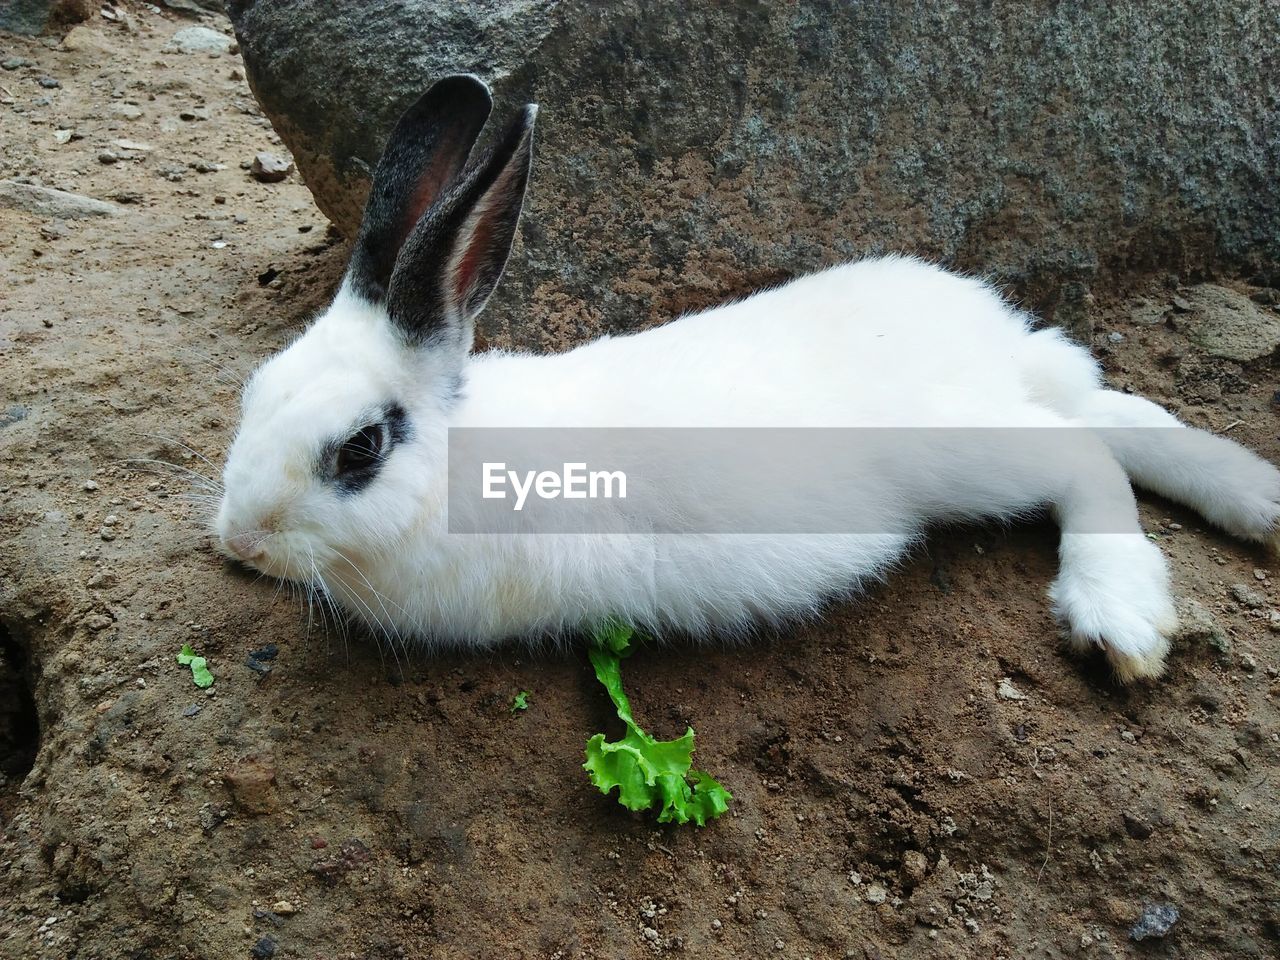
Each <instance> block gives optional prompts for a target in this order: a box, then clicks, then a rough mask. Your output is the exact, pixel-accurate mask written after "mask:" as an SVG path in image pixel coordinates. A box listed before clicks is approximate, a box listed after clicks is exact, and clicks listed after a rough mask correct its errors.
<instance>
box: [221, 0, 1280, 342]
mask: <svg viewBox="0 0 1280 960" xmlns="http://www.w3.org/2000/svg"><path fill="white" fill-rule="evenodd" d="M228 10H229V12H230V14H231V16H232V19H233V22H234V24H235V27H236V32H237V36H238V38H239V41H240V45H241V52H242V54H243V56H244V59H245V64H246V68H247V73H248V76H249V80H250V82H251V84H252V85H253V88H254V91H255V93H256V94H257V96H258V99H259V101H260V102H261V104H262V106H263V109H264V111H265V112H266V114H267V115H268V116H269V117H270V119H271V120H272V122H273V123H274V125H275V127H276V129H277V130H278V131H279V133H280V135H281V136H282V137H283V139H284V141H285V143H286V144H287V145H288V147H289V148H290V150H291V152H292V153H293V155H294V157H295V159H296V160H297V162H298V168H299V171H300V172H301V174H302V176H303V178H304V180H305V181H306V182H307V184H308V186H309V187H310V188H311V190H312V192H313V193H314V194H315V197H316V200H317V202H318V203H319V205H320V207H321V209H322V210H323V211H324V212H325V213H326V214H327V215H328V216H329V217H330V218H331V219H332V220H334V221H335V222H336V223H337V224H338V225H339V226H340V227H341V228H342V229H343V230H344V231H346V232H348V233H350V232H352V231H353V230H354V229H355V227H356V224H357V221H358V219H359V216H360V210H361V206H362V202H363V198H364V195H365V192H366V190H367V186H368V178H369V170H370V169H371V168H372V166H373V165H374V164H375V163H376V161H377V158H378V155H379V152H380V148H381V145H382V143H383V140H384V138H385V136H386V133H387V131H388V130H389V129H390V127H391V125H392V123H393V122H394V120H395V118H396V116H397V115H398V113H399V112H400V111H401V110H402V109H403V108H404V107H405V106H406V105H407V104H408V103H409V102H410V101H411V100H412V99H413V98H414V97H415V96H416V95H417V94H418V93H420V92H421V91H422V90H423V89H425V87H426V86H427V85H428V84H429V83H430V82H431V81H432V80H433V79H435V78H437V77H439V76H440V75H442V74H445V73H450V72H456V71H472V72H474V73H476V74H478V75H480V76H481V77H483V78H484V79H485V80H487V81H488V82H490V83H491V84H492V85H493V87H494V93H495V98H496V100H497V103H498V105H499V107H498V110H499V113H500V114H504V115H505V114H509V113H510V112H511V111H512V110H513V109H514V108H515V107H516V106H517V105H519V104H520V103H523V102H525V101H526V100H536V101H538V102H539V103H540V104H541V105H542V108H543V111H542V113H541V115H540V117H539V132H538V146H537V152H538V158H537V167H536V171H535V174H534V179H533V184H532V189H531V196H530V202H529V206H528V210H527V213H526V219H525V221H524V226H523V229H522V238H523V245H522V247H518V248H517V251H516V255H515V257H514V258H513V260H512V264H511V267H510V270H509V273H508V277H507V279H506V282H505V284H504V286H503V288H502V290H501V291H500V293H499V294H498V296H497V297H496V298H495V300H494V302H493V305H492V307H491V309H490V310H489V312H488V313H487V315H486V316H485V318H484V319H483V321H482V325H481V326H482V329H481V334H482V336H485V337H498V338H500V339H505V340H507V341H509V342H511V341H514V342H516V343H523V344H525V345H535V344H546V345H551V344H554V343H558V342H565V341H572V340H576V339H580V338H581V337H582V336H583V335H585V334H590V333H594V332H599V331H601V330H606V329H623V328H630V327H635V326H638V325H641V324H644V323H647V322H653V321H657V320H663V319H667V318H669V317H671V316H672V315H673V314H676V313H678V312H680V311H682V310H687V309H691V308H697V307H701V306H704V305H707V304H711V303H716V302H719V301H722V300H723V299H725V298H726V297H728V296H731V295H734V294H737V293H741V292H744V291H747V290H751V289H755V288H758V287H759V286H761V285H763V284H766V283H769V282H772V281H775V280H778V279H781V278H784V277H786V276H787V275H790V274H793V273H796V272H800V271H806V270H811V269H813V268H816V267H820V266H823V265H825V264H829V263H832V262H835V261H838V260H841V259H844V258H848V257H853V256H857V255H860V254H865V253H870V252H876V251H888V250H901V251H906V252H914V253H920V254H924V255H927V256H935V257H941V258H944V259H946V260H949V261H952V262H954V263H956V264H957V265H958V266H960V267H962V268H967V269H973V270H978V271H981V272H983V273H988V274H993V275H995V276H997V277H999V278H1000V279H1001V280H1002V281H1004V282H1006V283H1008V284H1010V285H1011V286H1012V288H1013V290H1014V291H1015V292H1016V293H1017V294H1019V295H1021V296H1022V297H1024V298H1025V300H1026V302H1028V303H1029V304H1030V305H1031V306H1033V307H1036V308H1037V309H1039V310H1041V311H1042V312H1044V313H1047V314H1052V313H1053V311H1054V309H1055V305H1056V303H1057V302H1058V298H1059V291H1060V289H1061V288H1062V287H1063V286H1064V285H1066V284H1068V283H1084V284H1086V285H1089V286H1105V285H1106V284H1107V282H1108V281H1109V277H1110V274H1109V271H1110V270H1112V269H1114V267H1115V266H1117V265H1120V266H1123V267H1124V268H1125V269H1126V270H1127V269H1129V268H1131V267H1133V266H1146V267H1156V266H1160V265H1164V266H1172V267H1177V268H1189V267H1196V266H1210V267H1219V266H1223V265H1230V264H1239V265H1249V264H1258V263H1274V262H1275V261H1277V260H1278V259H1280V231H1276V230H1275V223H1276V222H1277V221H1278V220H1280V178H1277V177H1275V176H1274V156H1273V153H1272V152H1271V148H1270V146H1269V144H1270V143H1272V142H1274V141H1275V139H1276V138H1277V136H1280V118H1278V117H1277V114H1276V111H1275V109H1274V103H1275V102H1276V100H1277V98H1278V97H1280V89H1278V88H1280V75H1277V73H1276V72H1275V71H1274V70H1273V69H1272V66H1271V64H1270V56H1271V55H1270V51H1271V50H1272V49H1273V44H1272V38H1273V37H1274V36H1275V35H1276V34H1277V32H1280V6H1277V5H1274V4H1273V5H1261V6H1260V5H1259V4H1257V3H1256V0H1223V2H1220V3H1216V4H1213V5H1210V6H1209V7H1205V6H1204V5H1203V4H1199V3H1196V2H1194V0H1172V2H1170V0H1140V2H1136V3H1132V4H1126V5H1122V6H1118V7H1115V8H1114V9H1109V10H1108V14H1107V16H1106V17H1098V16H1096V15H1094V13H1092V12H1090V11H1089V10H1088V9H1086V8H1085V7H1082V6H1080V5H1078V4H1056V5H1051V6H1050V7H1046V6H1045V5H1044V4H1040V3H1034V2H1032V0H1021V2H1014V3H1009V4H1002V5H997V6H996V7H994V8H992V9H991V10H990V11H988V12H987V13H986V14H984V15H983V16H975V15H974V13H973V11H972V10H971V9H970V8H969V6H968V5H966V4H955V3H945V2H942V0H927V2H925V3H922V4H919V5H917V6H915V7H913V9H912V15H911V16H903V15H902V14H901V12H900V8H899V5H898V4H896V3H893V2H891V0H872V2H866V3H856V4H855V3H840V4H832V3H825V2H817V0H799V2H796V3H789V4H772V3H764V2H759V0H754V2H752V0H748V2H743V3H733V4H715V3H709V2H701V3H697V2H695V3H691V4H642V3H637V2H633V0H621V2H619V3H616V4H610V5H609V6H608V13H607V15H602V13H601V8H600V6H599V5H598V4H594V3H590V2H588V0H561V2H553V0H487V2H484V3H474V4H447V3H440V2H435V0H384V2H379V3H376V4H375V3H363V4H360V3H351V4H333V3H331V2H330V0H253V2H250V0H229V2H228ZM352 38H359V42H358V43H356V42H352ZM1077 299H1078V298H1077ZM508 317H509V318H510V319H506V318H508Z"/></svg>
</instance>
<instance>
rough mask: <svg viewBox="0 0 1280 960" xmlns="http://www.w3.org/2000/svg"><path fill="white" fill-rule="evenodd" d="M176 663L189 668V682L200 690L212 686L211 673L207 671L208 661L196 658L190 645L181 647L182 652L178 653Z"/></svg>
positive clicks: (185, 644) (186, 644)
mask: <svg viewBox="0 0 1280 960" xmlns="http://www.w3.org/2000/svg"><path fill="white" fill-rule="evenodd" d="M178 663H180V664H182V665H183V666H184V667H188V666H189V667H190V668H191V682H192V683H194V684H195V685H196V686H197V687H199V688H200V689H201V690H203V689H204V688H205V687H212V686H213V673H212V672H211V671H210V670H209V661H208V660H206V659H205V658H204V657H198V656H196V652H195V650H193V649H192V648H191V644H189V643H184V644H183V645H182V650H181V651H179V653H178Z"/></svg>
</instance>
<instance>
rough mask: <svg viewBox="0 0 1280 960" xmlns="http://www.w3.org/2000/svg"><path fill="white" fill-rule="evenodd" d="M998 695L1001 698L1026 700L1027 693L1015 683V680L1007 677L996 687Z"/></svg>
mask: <svg viewBox="0 0 1280 960" xmlns="http://www.w3.org/2000/svg"><path fill="white" fill-rule="evenodd" d="M996 696H997V697H999V698H1000V699H1001V700H1025V699H1027V695H1026V694H1025V693H1023V692H1022V691H1021V690H1019V689H1018V688H1017V687H1015V686H1014V685H1013V680H1011V679H1010V678H1009V677H1005V678H1004V679H1003V680H1001V681H1000V683H999V685H998V686H997V687H996Z"/></svg>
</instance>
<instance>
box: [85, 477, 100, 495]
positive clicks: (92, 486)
mask: <svg viewBox="0 0 1280 960" xmlns="http://www.w3.org/2000/svg"><path fill="white" fill-rule="evenodd" d="M84 488H85V489H86V490H88V491H89V492H90V493H92V492H93V491H94V490H97V489H98V481H97V480H86V481H85V482H84Z"/></svg>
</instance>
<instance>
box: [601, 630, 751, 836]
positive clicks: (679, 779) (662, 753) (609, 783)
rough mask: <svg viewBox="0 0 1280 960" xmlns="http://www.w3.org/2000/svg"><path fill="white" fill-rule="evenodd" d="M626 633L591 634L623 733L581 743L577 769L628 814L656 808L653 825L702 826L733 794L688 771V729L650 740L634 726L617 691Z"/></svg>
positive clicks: (690, 747)
mask: <svg viewBox="0 0 1280 960" xmlns="http://www.w3.org/2000/svg"><path fill="white" fill-rule="evenodd" d="M632 635H633V631H632V629H631V628H630V627H628V626H626V625H625V624H622V623H619V622H617V621H615V620H611V621H608V622H606V623H605V624H604V625H603V626H601V627H600V628H599V629H598V630H597V631H596V633H595V637H594V640H595V646H594V647H593V648H592V649H591V650H589V651H588V653H587V656H588V657H590V659H591V665H592V667H594V668H595V671H596V679H597V680H599V681H600V682H601V683H602V684H603V685H604V688H605V690H607V691H608V692H609V697H610V699H612V700H613V705H614V708H615V709H616V710H617V711H618V719H620V720H621V721H622V722H623V723H624V724H626V727H627V735H626V736H625V737H623V738H622V739H621V740H616V741H613V742H609V741H607V740H605V738H604V734H603V733H597V734H596V735H595V736H594V737H592V738H591V739H590V740H588V741H587V751H586V753H587V762H586V763H584V764H583V765H582V766H583V769H585V770H586V771H587V775H588V776H590V777H591V782H592V783H594V784H595V785H596V786H597V787H598V788H599V789H600V792H601V793H603V794H605V795H608V794H609V793H610V792H611V791H612V790H614V789H615V788H616V789H617V791H618V802H619V803H621V804H622V805H623V806H624V807H626V808H627V809H628V810H652V809H657V811H658V822H659V823H672V822H674V823H688V822H689V821H690V820H692V821H693V822H694V823H696V824H697V825H698V826H700V827H702V826H706V824H707V821H708V820H714V819H715V818H716V817H718V816H720V814H722V813H724V812H725V811H726V810H728V809H729V801H730V800H732V799H733V794H731V793H730V792H729V791H728V790H726V789H725V788H724V787H723V786H721V785H720V783H719V782H717V781H716V779H715V778H714V777H712V776H710V775H709V774H706V773H704V772H703V771H701V770H694V769H692V767H693V750H694V746H693V727H690V728H689V729H687V730H686V731H685V732H684V736H682V737H680V738H679V739H677V740H655V739H654V738H653V737H651V736H649V734H647V733H645V732H644V730H642V729H640V726H639V725H638V724H637V723H636V721H635V717H633V716H632V713H631V702H630V701H629V700H628V699H627V695H626V693H625V692H624V691H623V689H622V660H623V658H624V657H627V656H630V654H631V649H632V648H631V638H632Z"/></svg>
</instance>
